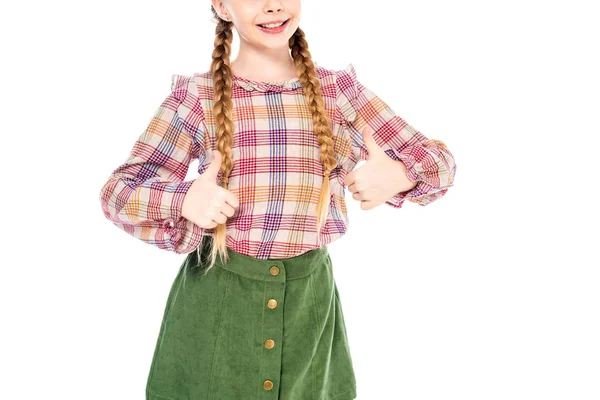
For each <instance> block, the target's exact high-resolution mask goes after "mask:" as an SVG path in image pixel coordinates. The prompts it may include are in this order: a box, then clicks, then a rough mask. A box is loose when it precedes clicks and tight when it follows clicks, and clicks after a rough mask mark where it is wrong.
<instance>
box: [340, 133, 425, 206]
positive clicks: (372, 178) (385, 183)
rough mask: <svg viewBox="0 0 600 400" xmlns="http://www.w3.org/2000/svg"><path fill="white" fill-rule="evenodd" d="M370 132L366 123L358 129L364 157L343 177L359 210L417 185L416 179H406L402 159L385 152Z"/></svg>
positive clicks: (378, 203)
mask: <svg viewBox="0 0 600 400" xmlns="http://www.w3.org/2000/svg"><path fill="white" fill-rule="evenodd" d="M372 133H373V130H372V129H371V128H370V127H369V126H366V127H365V129H364V130H363V131H362V137H363V140H364V142H365V146H366V148H367V152H368V154H369V155H368V159H367V161H366V162H365V163H364V164H363V165H362V166H361V167H360V168H357V169H355V170H353V171H352V172H350V173H349V174H347V175H346V177H345V179H344V185H348V190H349V191H350V192H352V198H353V199H354V200H359V201H360V202H361V204H360V208H362V209H363V210H370V209H372V208H375V207H377V206H378V205H380V204H382V203H384V202H386V201H387V200H389V199H390V198H392V197H393V196H395V195H396V194H398V193H399V192H404V191H407V190H410V189H412V188H414V187H415V186H416V185H417V182H413V181H411V180H410V179H408V176H407V175H406V166H405V165H404V163H403V162H402V161H396V160H394V159H393V158H391V157H390V156H388V155H387V154H386V153H385V151H384V150H383V149H382V148H381V147H379V145H378V144H377V143H376V142H375V139H373V136H372Z"/></svg>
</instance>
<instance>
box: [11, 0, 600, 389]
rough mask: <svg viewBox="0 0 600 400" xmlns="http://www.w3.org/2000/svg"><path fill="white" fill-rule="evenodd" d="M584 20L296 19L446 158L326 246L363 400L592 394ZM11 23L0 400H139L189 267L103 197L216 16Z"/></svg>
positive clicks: (192, 6)
mask: <svg viewBox="0 0 600 400" xmlns="http://www.w3.org/2000/svg"><path fill="white" fill-rule="evenodd" d="M593 3H594V2H592V1H571V2H568V4H567V2H566V1H563V2H557V1H544V2H541V1H523V0H520V1H502V2H482V1H454V2H448V1H429V2H410V3H409V2H398V1H390V0H388V1H377V2H364V1H361V2H358V1H356V2H349V1H318V2H317V1H312V0H306V1H304V6H303V14H302V20H301V24H300V26H301V28H302V29H303V30H305V32H306V35H307V39H308V41H309V43H310V50H311V52H312V55H313V59H314V60H316V61H317V62H318V63H319V64H320V65H323V66H325V67H328V68H331V69H341V68H344V67H346V66H347V65H348V64H349V63H352V64H353V65H354V66H355V68H356V71H357V75H358V78H359V80H361V82H362V83H363V84H365V85H366V86H367V87H369V88H370V89H372V90H373V91H374V92H375V93H377V94H378V95H379V96H380V97H381V98H382V99H384V100H385V101H386V102H387V103H388V104H390V106H391V107H392V108H393V110H394V111H395V112H396V113H397V114H398V115H400V116H402V117H403V118H404V119H406V120H407V121H408V122H409V123H410V124H411V125H413V126H414V127H415V128H417V129H418V130H420V131H421V132H422V133H423V134H425V135H426V136H428V137H429V138H434V139H438V140H442V141H444V142H445V143H446V144H447V145H448V147H449V148H450V149H451V151H452V153H453V154H454V156H455V159H456V162H457V174H456V177H455V186H454V187H453V188H451V189H450V190H449V192H448V194H447V195H446V196H445V197H444V198H443V199H442V200H439V201H437V202H434V203H432V204H430V205H428V206H426V207H420V206H418V205H416V204H413V203H407V204H406V205H405V206H404V207H403V208H401V209H394V208H392V207H389V206H387V205H381V206H379V207H378V208H376V209H373V210H369V211H363V210H361V209H360V207H359V203H358V202H356V201H355V200H353V199H352V197H351V194H349V193H347V197H346V198H347V203H348V208H349V214H350V221H351V222H350V229H349V231H348V232H347V234H346V235H345V236H344V237H343V238H342V239H340V240H338V241H336V242H334V243H332V244H330V246H329V249H330V253H331V255H332V260H333V264H334V271H335V276H336V281H337V284H338V288H339V291H340V297H341V299H342V302H343V309H344V315H345V319H346V325H347V328H348V336H349V341H350V345H351V350H352V356H353V360H354V364H355V370H356V375H357V384H358V399H359V400H373V399H402V400H429V399H431V400H440V399H460V400H481V399H485V400H495V399H502V400H504V399H511V400H516V399H523V400H533V399H543V400H549V399H565V400H567V399H568V400H573V399H577V400H592V399H594V400H598V399H600V385H599V376H600V341H599V340H598V338H599V337H600V321H599V318H600V310H599V308H600V307H599V306H600V294H599V290H598V288H599V285H600V273H599V271H598V268H599V267H600V262H599V257H598V247H599V246H598V244H599V240H598V239H599V234H598V223H599V222H600V221H599V218H598V211H597V210H598V206H597V204H598V197H597V195H598V179H599V153H598V148H599V147H598V144H599V139H598V137H599V134H600V129H599V127H600V122H599V121H598V116H599V111H600V101H599V98H600V94H599V93H600V79H599V74H598V71H600V62H599V61H598V58H597V57H598V48H599V45H598V39H597V38H598V37H600V28H599V25H598V19H597V16H598V14H597V13H596V12H594V10H593V9H592V5H593ZM7 7H12V9H8V8H5V11H4V12H3V13H2V17H0V18H1V22H2V23H1V24H0V29H1V30H2V37H3V40H2V47H3V54H4V56H3V59H4V61H3V63H2V65H1V66H0V68H2V73H1V79H2V91H1V92H2V95H1V97H2V99H1V101H2V115H3V116H4V117H3V123H2V140H3V142H2V143H3V144H2V149H3V151H2V157H1V159H2V171H3V173H4V185H3V190H2V192H3V195H2V210H3V212H4V221H3V227H4V229H3V230H2V237H3V240H2V244H3V245H2V249H3V250H2V254H3V259H2V261H1V264H2V267H1V268H2V269H1V271H2V276H1V279H0V285H1V286H0V296H1V300H2V301H1V304H2V329H1V330H0V334H1V335H2V338H1V340H0V368H1V369H2V379H1V380H2V385H1V386H0V398H3V399H11V400H17V399H42V398H44V399H46V398H51V399H63V400H66V399H77V400H80V399H89V400H96V399H98V400H99V399H103V400H104V399H115V400H121V399H123V400H142V399H143V398H144V387H145V384H146V378H147V373H148V370H149V367H150V362H151V358H152V355H153V351H154V346H155V344H156V343H155V342H156V338H157V335H158V330H159V327H160V322H161V318H162V314H163V311H164V306H165V303H166V299H167V295H168V291H169V288H170V285H171V283H172V281H173V279H174V278H175V275H176V273H177V271H178V269H179V266H180V264H181V262H182V261H183V259H184V256H182V255H177V254H175V253H169V252H166V251H161V250H159V249H156V248H154V247H151V246H149V245H147V244H145V243H143V242H141V241H139V240H136V239H135V238H133V237H131V236H129V235H128V234H126V233H125V232H123V231H120V230H119V229H117V228H116V227H115V226H113V225H112V224H111V223H110V222H109V221H108V220H106V219H105V218H104V216H103V214H102V211H101V207H100V202H99V199H98V195H99V190H100V188H101V187H102V185H103V184H104V182H105V181H106V180H107V178H108V176H109V174H110V173H111V172H112V170H113V169H114V168H116V167H117V166H118V165H120V164H121V163H122V162H123V161H124V160H125V159H126V157H127V155H128V153H129V151H130V149H131V147H132V146H133V144H134V142H135V140H136V138H137V137H138V136H139V134H140V133H141V132H142V131H143V129H144V128H145V127H146V125H147V123H148V122H149V121H150V118H151V116H152V114H153V112H154V111H155V109H156V108H157V107H158V105H160V103H161V102H162V100H163V99H164V98H165V97H166V95H167V94H168V93H169V91H170V84H171V82H170V79H171V75H172V74H174V73H177V74H183V75H190V74H192V73H194V72H204V71H206V70H208V68H209V65H210V57H211V53H212V48H213V40H214V28H215V25H213V24H212V23H211V22H210V17H211V14H210V2H208V1H185V0H176V1H143V2H142V1H119V2H117V1H114V0H108V1H101V2H84V1H60V0H59V1H46V2H40V1H37V2H26V3H23V2H19V3H18V4H17V3H15V2H13V3H11V4H10V6H7ZM238 45H239V41H238V38H237V36H236V38H235V40H234V48H235V51H236V52H237V46H238ZM197 166H198V165H197V162H196V163H193V164H192V165H191V166H190V171H189V174H188V179H189V178H191V177H195V176H197V173H196V169H197ZM223 400H229V399H223Z"/></svg>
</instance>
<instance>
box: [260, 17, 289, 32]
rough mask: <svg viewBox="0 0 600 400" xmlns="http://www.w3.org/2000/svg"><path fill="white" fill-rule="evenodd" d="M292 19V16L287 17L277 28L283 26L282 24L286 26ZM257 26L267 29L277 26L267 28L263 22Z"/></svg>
mask: <svg viewBox="0 0 600 400" xmlns="http://www.w3.org/2000/svg"><path fill="white" fill-rule="evenodd" d="M289 21H290V18H288V19H286V20H285V21H283V23H282V24H281V25H279V26H276V27H275V28H281V27H282V26H285V24H287V23H288V22H289ZM256 26H260V27H261V28H265V29H275V28H267V27H266V26H265V25H261V24H256Z"/></svg>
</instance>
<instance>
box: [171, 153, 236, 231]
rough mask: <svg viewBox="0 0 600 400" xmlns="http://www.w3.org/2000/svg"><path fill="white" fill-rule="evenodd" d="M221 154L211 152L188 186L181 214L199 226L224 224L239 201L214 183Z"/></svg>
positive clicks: (211, 226) (219, 167) (212, 226)
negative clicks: (201, 169)
mask: <svg viewBox="0 0 600 400" xmlns="http://www.w3.org/2000/svg"><path fill="white" fill-rule="evenodd" d="M222 160H223V156H222V155H221V153H220V152H219V151H218V150H215V151H214V152H213V160H212V161H211V163H210V165H209V166H208V168H207V169H206V171H204V173H203V174H202V175H200V177H198V178H197V179H196V180H195V181H194V182H193V183H192V185H191V186H190V187H189V189H188V191H187V193H186V195H185V198H184V199H183V206H182V209H181V215H182V216H183V217H184V218H186V219H188V220H189V221H192V222H193V223H194V224H196V225H198V226H199V227H201V228H214V227H215V226H217V225H218V224H224V223H225V222H226V221H227V218H229V217H231V216H232V215H233V214H234V213H235V211H236V209H237V208H238V207H239V201H238V198H237V196H236V195H235V194H233V193H232V192H231V191H229V190H227V189H225V188H223V187H221V186H219V185H217V184H216V181H217V175H218V173H219V170H220V169H221V162H222Z"/></svg>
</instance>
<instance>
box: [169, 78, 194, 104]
mask: <svg viewBox="0 0 600 400" xmlns="http://www.w3.org/2000/svg"><path fill="white" fill-rule="evenodd" d="M192 82H193V79H192V76H190V75H179V74H173V75H171V92H173V96H175V98H177V99H178V100H179V101H181V102H183V101H184V100H185V98H186V97H187V95H188V93H189V92H190V91H193V90H194V88H195V87H194V85H192Z"/></svg>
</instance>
